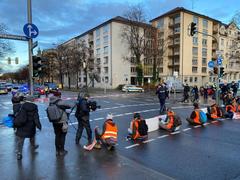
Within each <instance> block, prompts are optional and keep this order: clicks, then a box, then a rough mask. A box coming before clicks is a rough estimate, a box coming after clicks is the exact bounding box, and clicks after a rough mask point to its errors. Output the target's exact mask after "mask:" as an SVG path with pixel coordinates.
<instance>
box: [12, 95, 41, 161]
mask: <svg viewBox="0 0 240 180" xmlns="http://www.w3.org/2000/svg"><path fill="white" fill-rule="evenodd" d="M13 113H14V116H15V118H14V126H15V127H16V129H17V130H16V136H17V159H18V160H21V159H22V150H23V145H24V140H25V138H30V144H31V147H32V149H33V150H35V149H37V148H38V147H39V145H36V144H35V134H36V127H37V128H38V129H39V130H41V129H42V125H41V123H40V120H39V114H38V107H37V105H36V104H34V103H33V97H31V96H27V97H26V98H25V100H24V102H23V103H22V104H20V103H19V104H17V105H16V106H15V107H14V112H13Z"/></svg>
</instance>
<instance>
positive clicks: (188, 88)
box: [182, 84, 190, 102]
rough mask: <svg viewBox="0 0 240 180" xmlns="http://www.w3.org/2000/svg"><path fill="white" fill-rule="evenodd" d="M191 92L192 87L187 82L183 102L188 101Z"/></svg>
mask: <svg viewBox="0 0 240 180" xmlns="http://www.w3.org/2000/svg"><path fill="white" fill-rule="evenodd" d="M189 92H190V87H189V86H188V84H186V85H185V86H184V89H183V100H182V102H186V101H187V102H188V98H189Z"/></svg>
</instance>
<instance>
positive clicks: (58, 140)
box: [48, 96, 72, 156]
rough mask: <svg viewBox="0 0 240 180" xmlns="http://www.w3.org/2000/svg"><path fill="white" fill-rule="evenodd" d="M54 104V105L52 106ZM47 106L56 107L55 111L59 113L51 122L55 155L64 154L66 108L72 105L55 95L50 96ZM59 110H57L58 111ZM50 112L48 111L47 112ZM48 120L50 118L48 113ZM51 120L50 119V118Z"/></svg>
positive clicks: (66, 123) (66, 126) (65, 152)
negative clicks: (55, 119) (56, 118)
mask: <svg viewBox="0 0 240 180" xmlns="http://www.w3.org/2000/svg"><path fill="white" fill-rule="evenodd" d="M54 105H56V106H54ZM49 106H54V107H55V108H57V109H56V110H55V112H57V113H60V114H61V115H57V113H56V116H58V117H59V118H58V119H59V120H58V121H56V122H53V121H52V122H53V123H52V124H53V128H54V133H55V147H56V156H64V155H66V154H67V153H68V152H67V151H66V150H65V148H64V146H65V138H66V134H67V130H68V121H67V120H68V114H67V112H66V109H70V108H71V107H72V106H70V105H69V104H68V103H66V102H64V101H63V100H62V99H60V98H59V97H56V96H52V97H50V104H49ZM58 110H59V111H60V112H59V111H58ZM49 114H50V113H49ZM48 118H49V120H50V119H51V118H50V117H49V115H48ZM50 121H51V120H50Z"/></svg>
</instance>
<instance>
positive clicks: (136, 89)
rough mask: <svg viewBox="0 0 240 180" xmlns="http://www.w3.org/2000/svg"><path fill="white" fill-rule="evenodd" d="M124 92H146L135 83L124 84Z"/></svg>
mask: <svg viewBox="0 0 240 180" xmlns="http://www.w3.org/2000/svg"><path fill="white" fill-rule="evenodd" d="M122 91H124V92H144V89H143V88H141V87H137V86H135V85H124V86H123V88H122Z"/></svg>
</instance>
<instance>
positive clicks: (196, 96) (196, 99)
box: [192, 85, 199, 102]
mask: <svg viewBox="0 0 240 180" xmlns="http://www.w3.org/2000/svg"><path fill="white" fill-rule="evenodd" d="M192 90H193V94H194V99H193V102H198V99H199V94H198V87H197V86H196V85H195V86H194V87H193V89H192Z"/></svg>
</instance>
